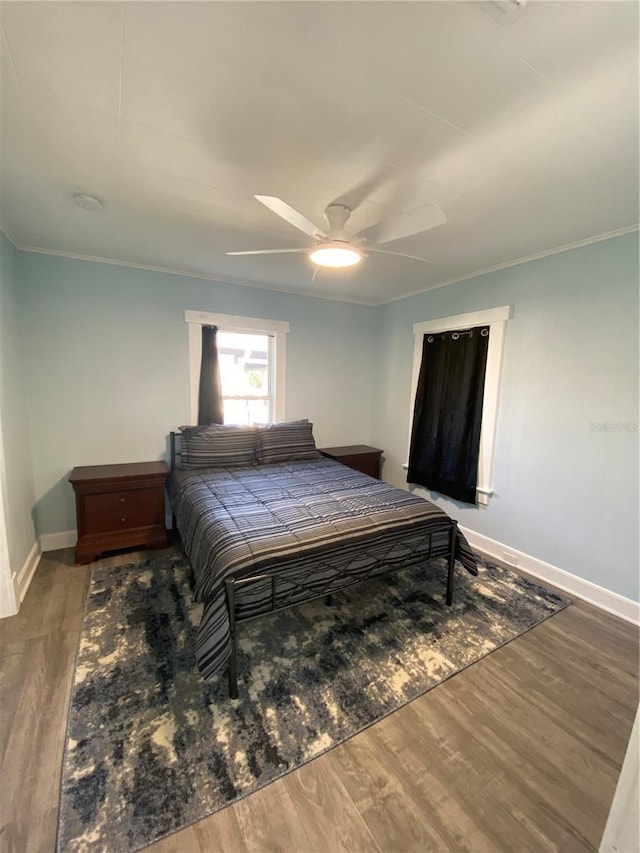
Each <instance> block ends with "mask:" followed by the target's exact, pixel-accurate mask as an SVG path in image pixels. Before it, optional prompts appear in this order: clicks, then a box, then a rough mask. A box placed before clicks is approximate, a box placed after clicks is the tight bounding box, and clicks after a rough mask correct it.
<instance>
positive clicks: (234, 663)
mask: <svg viewBox="0 0 640 853" xmlns="http://www.w3.org/2000/svg"><path fill="white" fill-rule="evenodd" d="M179 437H180V436H179V433H176V432H171V433H170V444H171V470H172V471H173V470H175V467H176V459H177V457H178V456H180V455H181V451H180V450H179V449H178V447H177V445H176V438H179ZM172 519H173V527H174V529H175V527H176V522H175V515H173V514H172ZM449 521H450V522H451V524H450V526H449V531H448V533H449V537H448V545H447V549H446V551H445V552H444V553H438V554H432V537H433V533H434V532H435V531H433V532H431V533H428V534H427V535H428V537H429V548H428V552H427V556H426V557H421V558H420V560H419V561H416V562H415V563H414V564H413V565H419V564H420V563H428V562H429V561H430V560H433V559H437V558H441V557H445V558H446V560H447V591H446V599H445V600H446V603H447V605H448V606H449V607H450V606H451V605H452V604H453V579H454V566H455V557H456V541H457V535H458V522H457V521H456V520H455V519H453V518H452V519H449ZM411 565H412V564H411V563H406V564H403V565H401V566H391V567H389V568H388V569H386V570H384V571H372V572H370V573H369V574H368V575H367V576H366V577H357V578H354V577H353V575H351V574H348V573H346V574H343V575H340V576H338V577H337V578H336V577H332V578H331V579H330V580H329V581H327V584H326V587H325V588H324V589H322V591H320V592H315V591H314V593H313V595H310V596H309V598H304V599H300V600H296V601H294V602H292V603H290V604H286V603H285V604H283V605H280V606H278V605H277V596H276V581H277V579H278V577H281V576H282V572H281V571H279V570H277V569H275V570H274V571H262V572H260V573H259V574H257V575H250V576H248V577H242V578H236V577H234V576H233V575H232V576H231V577H228V578H225V581H224V584H225V593H226V597H227V606H228V609H229V629H230V630H229V633H230V641H231V653H230V655H229V662H228V677H229V696H230V698H231V699H237V698H238V655H237V645H238V633H237V626H238V625H239V624H242V623H244V622H251V621H252V620H253V619H260V618H261V617H262V616H266V615H268V614H270V613H279V612H280V611H282V610H288V609H289V608H290V607H296V606H298V605H300V604H307V603H308V602H310V601H316V600H317V599H319V598H324V599H325V602H326V604H327V605H330V604H331V601H332V597H333V593H334V592H339V591H341V590H343V589H347V588H348V587H350V586H356V585H357V584H360V583H364V582H365V581H367V580H371V578H372V577H375V578H380V577H384V576H385V575H387V574H391V573H392V572H396V571H401V570H402V569H406V568H410V566H411ZM191 571H192V574H193V569H192V570H191ZM265 581H270V582H271V607H270V608H269V609H268V610H263V611H261V612H260V613H258V614H254V615H252V616H246V617H242V618H238V617H237V614H236V597H237V591H238V590H240V589H242V588H243V587H245V586H248V585H249V584H254V583H259V582H265ZM343 581H344V582H343Z"/></svg>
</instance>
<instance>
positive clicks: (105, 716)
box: [58, 551, 569, 853]
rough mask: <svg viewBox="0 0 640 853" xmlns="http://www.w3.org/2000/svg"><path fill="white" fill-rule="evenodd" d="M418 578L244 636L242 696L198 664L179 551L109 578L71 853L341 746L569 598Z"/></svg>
mask: <svg viewBox="0 0 640 853" xmlns="http://www.w3.org/2000/svg"><path fill="white" fill-rule="evenodd" d="M479 568H480V572H479V576H478V577H477V578H473V577H471V576H470V575H468V574H467V573H466V572H464V573H463V572H461V571H457V572H456V594H455V599H454V605H453V607H451V608H449V607H446V606H445V604H444V597H443V593H444V588H445V574H446V568H445V567H444V564H443V563H441V564H440V565H437V564H436V565H435V566H434V567H431V568H429V567H424V568H418V569H413V570H407V571H404V572H402V573H400V574H396V575H389V576H387V577H386V578H383V579H379V580H377V581H375V582H371V583H369V584H368V585H367V584H365V585H363V586H358V587H352V588H351V589H349V590H346V591H344V592H342V593H340V594H337V595H334V601H333V604H332V605H331V606H329V607H328V606H326V605H325V604H324V601H322V600H320V601H316V602H314V603H311V604H307V605H304V606H302V607H298V608H295V609H292V610H289V611H285V612H282V613H279V614H276V615H271V616H267V617H264V618H261V619H257V620H255V621H253V622H248V623H245V624H244V625H240V626H239V636H240V642H239V658H238V664H239V673H240V684H239V691H240V692H239V699H237V700H236V701H230V700H229V698H228V693H227V683H226V679H225V677H224V674H222V675H220V676H216V677H214V678H213V679H212V680H211V681H209V682H204V681H203V680H202V678H201V676H200V674H199V672H198V669H197V667H196V665H195V650H194V642H195V633H196V627H197V625H198V622H199V618H200V606H199V605H194V604H193V603H192V599H191V592H190V589H189V582H188V574H189V572H188V564H187V562H186V558H184V557H183V556H181V555H179V554H177V553H176V552H175V551H170V552H164V553H163V554H161V555H158V556H154V557H153V558H152V559H150V560H147V561H145V562H141V563H133V564H131V565H128V566H117V567H100V566H97V567H95V568H94V570H93V572H92V577H91V584H90V589H89V594H88V598H87V604H86V611H85V617H84V623H83V627H82V634H81V639H80V647H79V651H78V659H77V662H76V670H75V678H74V685H73V691H72V698H71V707H70V712H69V726H68V732H67V743H66V749H65V758H64V765H63V771H62V789H61V806H60V824H59V833H58V849H59V850H60V851H65V853H66V851H85V850H86V851H89V850H91V851H94V850H100V851H133V850H139V849H140V848H142V847H144V846H146V845H147V844H150V843H152V842H153V841H155V840H157V839H159V838H161V837H163V836H165V835H168V834H170V833H172V832H176V831H177V830H179V829H180V828H182V827H184V826H187V825H188V824H190V823H193V822H194V821H197V820H200V819H201V818H203V817H206V816H207V815H209V814H212V813H213V812H215V811H217V810H218V809H221V808H223V807H224V806H226V805H228V804H229V803H232V802H233V801H234V800H236V799H238V798H240V797H242V796H245V795H247V794H250V793H252V792H253V791H256V790H257V789H258V788H260V787H262V786H263V785H265V784H267V783H269V782H271V781H273V780H274V779H276V778H278V777H279V776H282V775H284V774H285V773H288V772H290V771H291V770H294V769H295V768H296V767H299V766H300V765H301V764H304V763H305V762H307V761H310V760H311V759H312V758H315V757H316V756H318V755H320V754H321V753H322V752H325V751H326V750H328V749H331V748H332V747H334V746H336V745H337V744H339V743H341V742H342V741H344V740H346V739H347V738H349V737H351V736H353V735H354V734H356V733H357V732H359V731H362V729H364V728H366V727H367V726H369V725H371V724H372V723H374V722H376V721H377V720H380V719H381V718H382V717H384V716H385V715H387V714H389V713H390V712H392V711H394V710H396V709H397V708H399V707H401V706H402V705H404V704H405V703H407V702H409V701H410V700H411V699H414V698H415V697H416V696H419V695H420V694H422V693H424V692H425V691H427V690H429V689H430V688H432V687H434V686H435V685H437V684H439V683H441V682H442V681H444V680H445V679H447V678H449V677H450V676H452V675H454V674H455V673H456V672H459V671H460V670H461V669H464V668H465V667H467V666H469V664H472V663H474V662H475V661H478V660H479V659H480V658H482V657H484V656H485V655H487V654H489V653H490V652H492V651H494V650H495V649H497V648H499V647H500V646H502V645H504V644H505V643H508V642H509V641H510V640H513V639H514V638H515V637H517V636H519V635H520V634H523V633H524V632H525V631H527V630H529V629H530V628H532V627H533V626H534V625H537V624H539V623H540V622H542V621H543V620H544V619H546V618H547V617H549V616H551V615H553V614H554V613H556V612H558V611H559V610H561V609H562V608H564V607H565V606H566V605H567V604H569V601H568V600H567V599H566V598H562V597H560V596H558V595H555V594H554V593H552V592H550V591H548V590H545V589H543V588H542V587H540V586H538V585H537V584H534V583H532V582H530V581H528V580H525V579H523V578H521V577H519V576H518V575H516V574H514V573H512V572H509V571H507V570H506V569H502V568H499V567H497V566H495V565H492V564H491V563H488V562H482V563H480V566H479Z"/></svg>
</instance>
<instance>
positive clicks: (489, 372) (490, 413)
mask: <svg viewBox="0 0 640 853" xmlns="http://www.w3.org/2000/svg"><path fill="white" fill-rule="evenodd" d="M511 313H512V311H511V306H510V305H504V306H502V307H500V308H490V309H488V310H486V311H476V312H474V313H472V314H457V315H455V316H452V317H441V318H439V319H437V320H427V321H426V322H424V323H415V324H414V327H413V334H414V348H413V378H412V381H411V403H410V406H411V408H410V412H409V443H408V445H407V446H408V447H409V446H410V444H411V428H412V425H413V408H414V402H415V399H416V390H417V387H418V375H419V373H420V363H421V360H422V343H423V338H424V336H425V335H426V334H438V333H439V332H449V331H453V330H456V329H469V328H472V327H474V326H489V329H490V334H489V349H488V352H487V367H486V372H485V380H484V399H483V405H482V430H481V433H480V458H479V462H478V485H477V488H476V498H477V502H478V503H479V504H482V505H484V506H487V505H488V503H489V498H490V497H491V496H492V495H493V494H494V489H493V485H492V483H493V476H492V474H493V454H494V446H495V437H496V425H497V420H498V398H499V391H500V373H501V370H502V353H503V350H504V338H505V333H506V326H507V320H509V318H510V317H511ZM407 467H408V466H407V465H404V466H403V468H405V469H406V468H407Z"/></svg>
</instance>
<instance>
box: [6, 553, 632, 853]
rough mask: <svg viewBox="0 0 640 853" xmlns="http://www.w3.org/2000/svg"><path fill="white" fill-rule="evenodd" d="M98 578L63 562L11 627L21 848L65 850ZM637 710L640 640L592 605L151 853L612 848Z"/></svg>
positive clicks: (9, 836)
mask: <svg viewBox="0 0 640 853" xmlns="http://www.w3.org/2000/svg"><path fill="white" fill-rule="evenodd" d="M144 556H146V555H145V554H144V552H138V553H135V554H131V553H129V554H121V555H118V556H117V557H111V558H109V559H108V560H107V561H106V562H109V563H127V562H132V561H134V560H136V559H140V558H142V557H144ZM88 578H89V569H88V568H87V567H84V566H75V565H74V564H73V552H72V551H71V549H68V550H65V551H58V552H51V553H49V554H46V555H45V556H44V557H43V559H42V561H41V563H40V566H39V567H38V570H37V572H36V574H35V576H34V579H33V581H32V584H31V587H30V589H29V592H28V594H27V597H26V599H25V601H24V603H23V605H22V608H21V610H20V613H19V614H18V615H17V616H15V617H11V618H9V619H4V620H0V702H1V704H0V709H1V720H0V779H1V783H0V785H1V787H0V798H1V812H0V850H2V851H7V853H8V851H12V853H13V851H15V853H41V852H42V853H49V851H52V850H54V848H55V838H56V822H57V811H58V796H59V785H60V769H61V763H62V750H63V746H64V732H65V725H66V714H67V706H68V702H69V694H70V689H71V679H72V675H73V667H74V662H75V654H76V649H77V644H78V639H79V634H80V626H81V620H82V612H83V604H84V598H85V596H86V590H87V585H88ZM637 704H638V632H637V630H636V629H635V628H634V627H633V626H631V625H629V624H627V623H625V622H623V621H621V620H619V619H616V618H615V617H613V616H609V615H607V614H605V613H603V612H601V611H598V610H596V609H595V608H593V607H591V606H589V605H587V604H584V603H581V602H577V603H576V604H574V605H572V606H571V607H569V608H567V609H566V610H564V611H563V612H561V613H559V614H557V615H556V616H554V617H552V618H551V619H549V620H547V621H546V622H544V623H543V624H542V625H539V626H538V627H537V628H534V629H533V630H531V631H529V632H528V633H527V634H525V635H523V636H522V637H519V638H518V639H516V640H514V641H513V642H512V643H510V644H509V645H507V646H505V647H504V648H502V649H499V650H498V651H496V652H494V653H493V654H491V655H490V656H489V657H487V658H485V659H484V660H482V661H479V662H478V663H476V664H474V665H473V666H471V667H469V668H468V669H466V670H464V671H463V672H461V673H458V675H456V676H455V677H454V678H452V679H450V680H449V681H447V682H445V683H444V684H441V685H439V686H438V687H436V688H435V689H434V690H432V691H431V692H429V693H427V694H426V695H424V696H422V697H420V698H419V699H416V700H415V701H414V702H412V703H410V704H409V705H406V706H405V707H404V708H401V709H400V710H399V711H396V712H395V713H394V714H391V715H390V716H389V717H387V718H386V719H384V720H382V721H381V722H379V723H377V724H376V725H374V726H372V727H371V728H369V729H367V730H366V731H364V732H362V733H361V734H359V735H357V736H356V737H354V738H352V739H351V740H349V741H347V742H346V743H344V744H342V745H341V746H339V747H336V748H335V749H333V750H331V751H330V752H328V753H326V754H325V755H323V756H320V757H319V758H317V759H316V760H315V761H313V762H311V763H310V764H308V765H306V766H304V767H302V768H300V769H299V770H297V771H295V772H294V773H291V774H289V775H288V776H286V777H285V778H284V779H280V780H278V781H277V782H274V783H273V784H271V785H269V786H267V787H266V788H264V789H262V790H261V791H258V792H257V793H255V794H253V795H251V796H250V797H247V798H246V799H244V800H241V801H240V802H238V803H236V804H235V805H232V806H230V807H228V808H227V809H224V810H223V811H221V812H219V813H217V814H215V815H213V816H212V817H210V818H207V819H205V820H202V821H200V822H199V823H197V824H194V825H193V826H191V827H187V828H186V829H184V830H182V831H181V832H179V833H176V834H175V835H172V836H170V837H169V838H166V839H164V840H162V841H160V842H158V843H156V844H154V845H153V846H152V847H149V848H147V849H148V851H153V853H216V851H223V852H224V853H265V851H283V853H293V851H296V853H307V851H308V853H339V851H350V853H356V851H367V853H396V851H397V853H400V851H402V853H405V851H406V852H407V853H409V852H410V851H411V852H412V851H416V853H418V851H419V853H424V851H448V850H450V851H478V853H493V851H496V853H501V851H505V853H507V852H508V853H511V851H514V853H515V851H517V852H518V853H529V851H531V853H534V851H545V853H548V851H555V850H557V851H562V853H573V851H586V850H597V848H598V845H599V843H600V839H601V836H602V833H603V831H604V827H605V823H606V819H607V815H608V811H609V807H610V805H611V801H612V799H613V794H614V791H615V786H616V782H617V779H618V774H619V771H620V767H621V765H622V761H623V758H624V754H625V749H626V746H627V741H628V738H629V733H630V731H631V726H632V723H633V718H634V715H635V710H636V707H637ZM625 853H635V851H625Z"/></svg>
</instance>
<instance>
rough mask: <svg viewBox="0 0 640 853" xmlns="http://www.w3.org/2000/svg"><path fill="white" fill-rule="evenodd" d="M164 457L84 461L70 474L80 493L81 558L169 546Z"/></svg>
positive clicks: (87, 560)
mask: <svg viewBox="0 0 640 853" xmlns="http://www.w3.org/2000/svg"><path fill="white" fill-rule="evenodd" d="M168 474H169V469H168V468H167V466H166V465H165V463H164V462H125V463H121V464H116V465H83V466H80V467H78V468H74V469H73V471H72V472H71V476H70V477H69V482H70V483H71V485H72V486H73V490H74V492H75V495H76V522H77V525H78V541H77V543H76V550H75V558H76V563H90V562H91V561H92V560H95V559H96V558H97V557H99V556H100V555H101V554H103V553H104V552H105V551H113V550H117V549H118V548H132V547H146V548H166V545H167V531H166V529H165V526H164V488H165V482H166V479H167V475H168Z"/></svg>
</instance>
